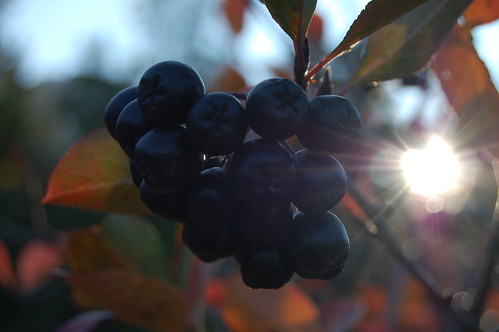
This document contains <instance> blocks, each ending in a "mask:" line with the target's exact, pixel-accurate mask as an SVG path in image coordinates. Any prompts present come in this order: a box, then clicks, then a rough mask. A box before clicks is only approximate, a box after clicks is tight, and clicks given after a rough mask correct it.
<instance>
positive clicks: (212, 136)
mask: <svg viewBox="0 0 499 332" xmlns="http://www.w3.org/2000/svg"><path fill="white" fill-rule="evenodd" d="M186 127H187V133H188V134H189V136H190V137H191V139H192V141H193V142H194V143H195V144H196V145H197V146H198V147H199V149H200V150H201V151H203V152H204V153H206V154H207V155H211V156H219V155H225V154H228V153H230V152H232V151H233V150H234V148H235V147H237V146H238V145H240V144H242V143H243V141H244V138H245V137H246V132H247V131H248V121H247V119H246V113H245V111H244V108H243V106H242V105H241V102H240V101H239V100H238V99H237V98H236V97H234V96H233V95H231V94H229V93H225V92H213V93H209V94H207V95H206V96H204V97H203V98H201V100H199V101H198V102H197V103H196V105H194V107H193V108H192V110H191V111H190V112H189V115H188V117H187V124H186Z"/></svg>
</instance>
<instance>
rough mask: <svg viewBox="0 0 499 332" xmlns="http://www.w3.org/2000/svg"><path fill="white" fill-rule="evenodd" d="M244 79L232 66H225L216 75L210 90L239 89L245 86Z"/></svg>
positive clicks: (232, 90) (231, 90)
mask: <svg viewBox="0 0 499 332" xmlns="http://www.w3.org/2000/svg"><path fill="white" fill-rule="evenodd" d="M245 86H246V81H245V80H244V77H242V76H241V74H240V73H239V72H238V71H237V70H236V69H234V68H233V67H226V68H225V69H224V70H223V71H221V73H220V75H218V77H217V79H216V81H215V83H214V84H213V86H210V91H229V92H234V91H241V90H243V89H244V88H245Z"/></svg>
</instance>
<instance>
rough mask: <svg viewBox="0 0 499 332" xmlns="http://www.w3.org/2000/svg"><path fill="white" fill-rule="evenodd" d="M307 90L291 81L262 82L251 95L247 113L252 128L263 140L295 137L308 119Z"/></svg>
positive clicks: (249, 95)
mask: <svg viewBox="0 0 499 332" xmlns="http://www.w3.org/2000/svg"><path fill="white" fill-rule="evenodd" d="M307 107H308V99H307V96H306V94H305V91H303V89H302V88H301V87H300V86H299V85H298V84H296V83H295V82H293V81H291V80H289V79H287V78H271V79H267V80H265V81H262V82H260V83H258V84H257V85H256V86H255V87H253V89H251V91H250V92H249V93H248V96H247V98H246V111H247V113H248V121H249V123H250V126H251V128H252V129H253V130H254V131H255V132H256V133H257V134H258V135H260V136H261V137H263V138H266V139H273V140H283V139H286V138H289V137H291V136H293V135H294V134H295V132H296V127H297V125H299V124H300V123H301V122H302V121H303V120H304V119H305V117H306V114H307Z"/></svg>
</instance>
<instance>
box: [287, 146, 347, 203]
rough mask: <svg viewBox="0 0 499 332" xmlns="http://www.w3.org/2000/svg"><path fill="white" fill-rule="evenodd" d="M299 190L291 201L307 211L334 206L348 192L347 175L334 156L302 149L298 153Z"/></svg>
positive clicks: (295, 156) (296, 162)
mask: <svg viewBox="0 0 499 332" xmlns="http://www.w3.org/2000/svg"><path fill="white" fill-rule="evenodd" d="M293 162H294V165H295V171H296V184H295V190H294V191H293V195H292V198H291V201H292V202H293V204H294V205H296V207H297V208H298V209H300V210H302V211H304V212H310V213H312V212H323V211H327V210H329V209H332V208H333V207H335V206H336V204H338V203H339V201H340V200H341V199H342V198H343V196H344V195H345V193H346V188H347V176H346V173H345V170H344V169H343V167H342V166H341V164H340V162H339V161H338V160H337V159H336V158H334V157H333V156H330V155H326V154H318V153H315V152H313V151H310V150H306V149H304V150H301V151H298V152H296V153H295V154H294V156H293Z"/></svg>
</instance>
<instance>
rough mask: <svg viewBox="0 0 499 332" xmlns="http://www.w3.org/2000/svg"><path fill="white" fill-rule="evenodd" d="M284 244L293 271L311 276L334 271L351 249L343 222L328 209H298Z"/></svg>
mask: <svg viewBox="0 0 499 332" xmlns="http://www.w3.org/2000/svg"><path fill="white" fill-rule="evenodd" d="M286 245H287V249H288V253H289V257H290V259H291V261H292V264H293V265H294V268H295V272H296V273H297V274H298V275H300V276H302V277H305V278H314V279H324V278H325V277H328V276H330V275H335V274H336V273H337V272H338V270H339V269H340V270H341V269H342V268H343V265H344V263H345V261H346V258H347V256H348V251H349V249H350V241H349V239H348V234H347V232H346V230H345V227H344V226H343V223H342V222H341V220H340V219H339V218H338V217H337V216H336V215H334V214H333V213H331V212H329V211H326V212H320V213H304V212H298V213H297V214H296V215H295V216H294V218H293V224H292V227H291V231H290V233H289V236H288V238H287V240H286Z"/></svg>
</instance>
